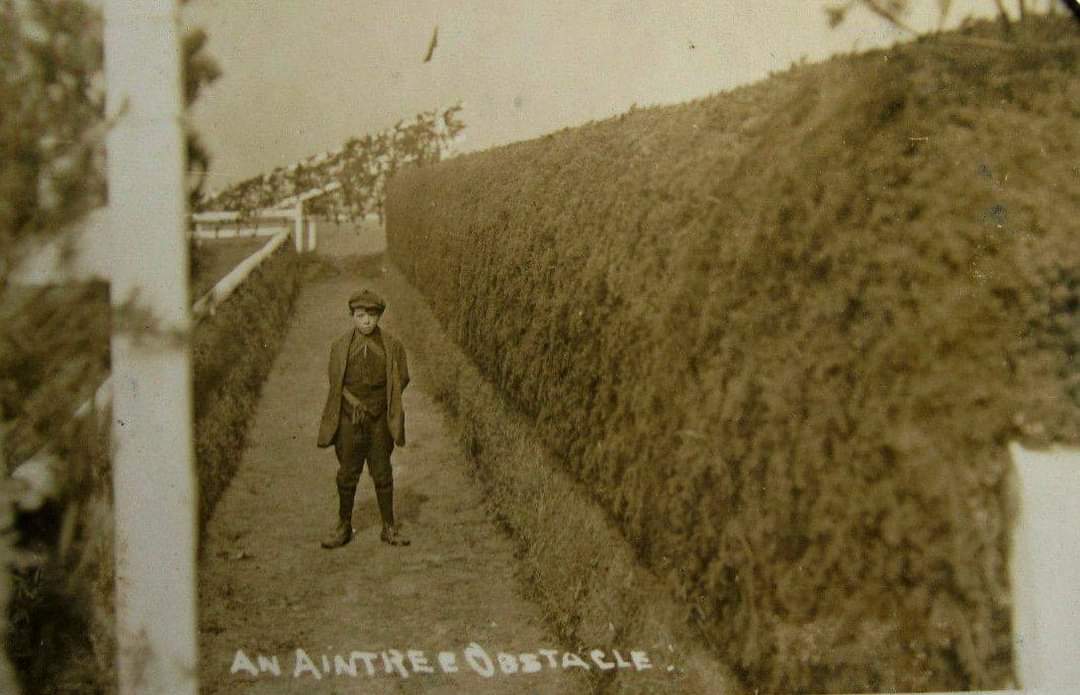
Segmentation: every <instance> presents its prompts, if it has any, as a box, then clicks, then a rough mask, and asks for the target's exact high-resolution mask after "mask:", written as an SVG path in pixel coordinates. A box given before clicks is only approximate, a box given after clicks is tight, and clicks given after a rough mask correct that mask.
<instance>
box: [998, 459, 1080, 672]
mask: <svg viewBox="0 0 1080 695" xmlns="http://www.w3.org/2000/svg"><path fill="white" fill-rule="evenodd" d="M1009 451H1010V452H1011V453H1012V460H1013V466H1014V470H1015V471H1016V484H1017V501H1018V503H1019V513H1018V515H1017V519H1016V524H1015V526H1014V528H1013V538H1012V557H1011V558H1010V562H1009V567H1010V573H1011V581H1012V595H1013V650H1014V655H1013V656H1014V659H1015V663H1016V671H1017V677H1018V678H1019V680H1020V685H1022V686H1023V688H1024V690H1031V689H1032V688H1038V689H1044V688H1049V689H1054V691H1055V692H1057V690H1056V689H1058V688H1060V689H1062V690H1060V692H1068V690H1069V689H1070V688H1073V687H1077V686H1078V685H1080V449H1076V448H1065V447H1054V448H1051V449H1047V450H1045V451H1033V450H1029V449H1025V448H1024V447H1022V446H1020V445H1019V444H1016V443H1013V444H1011V445H1010V446H1009Z"/></svg>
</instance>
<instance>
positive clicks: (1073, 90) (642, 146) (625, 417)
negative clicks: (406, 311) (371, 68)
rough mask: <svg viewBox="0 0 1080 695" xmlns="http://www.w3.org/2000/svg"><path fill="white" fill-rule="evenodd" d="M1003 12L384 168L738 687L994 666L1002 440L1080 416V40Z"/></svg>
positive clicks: (927, 681) (439, 276)
mask: <svg viewBox="0 0 1080 695" xmlns="http://www.w3.org/2000/svg"><path fill="white" fill-rule="evenodd" d="M1059 21H1060V20H1059ZM983 30H985V29H980V28H975V29H969V30H967V31H974V32H976V33H978V31H983ZM1015 34H1016V35H1015V36H1014V39H1013V40H1014V41H1016V42H1017V43H1016V44H1015V45H1013V46H1004V47H1002V46H1001V45H998V44H994V43H992V42H984V43H980V42H978V41H972V42H969V43H968V44H965V45H963V46H960V47H958V44H957V43H956V41H957V40H958V38H959V40H963V39H964V38H966V37H949V36H947V37H943V38H934V39H927V40H923V41H920V42H917V43H915V44H911V45H906V46H902V47H897V48H894V49H891V50H889V51H877V52H871V53H867V54H864V55H860V56H851V57H844V58H840V59H835V60H833V61H831V62H829V63H826V64H823V65H817V66H808V67H801V68H797V69H793V70H792V71H789V72H787V73H785V74H783V75H778V76H774V77H773V78H771V79H769V80H767V81H765V82H763V83H760V84H757V85H753V86H750V87H746V88H741V89H738V90H735V91H733V92H730V93H726V94H721V95H717V96H714V97H710V98H707V99H703V100H700V101H696V102H693V103H687V104H683V105H678V106H671V107H664V108H653V109H647V110H634V111H632V112H630V113H628V114H625V115H624V116H620V117H618V118H616V119H612V120H609V121H605V122H602V123H593V124H589V125H586V126H584V127H581V128H577V129H572V130H566V131H561V132H559V133H555V134H552V135H549V136H546V137H544V138H541V139H538V140H534V141H530V142H524V143H518V144H515V145H511V146H507V147H503V148H498V149H494V150H490V151H487V152H483V153H478V154H473V155H469V156H463V157H458V158H456V159H453V160H450V161H447V162H444V163H441V164H438V165H435V166H433V167H427V168H422V169H416V170H412V171H409V172H406V173H404V174H402V175H399V176H398V177H397V178H396V179H395V180H394V181H393V182H392V185H391V187H390V190H389V195H388V205H387V220H388V236H389V245H390V253H391V255H392V257H393V259H394V261H395V263H396V264H397V265H398V266H399V267H400V268H401V269H402V270H403V271H404V272H405V273H406V275H407V276H408V277H409V279H410V281H411V282H413V283H414V284H415V286H416V287H418V288H421V290H422V291H423V292H424V293H425V294H426V295H427V297H428V299H429V301H430V303H431V305H432V308H433V310H434V311H435V313H436V315H437V316H438V317H439V318H440V320H442V321H443V322H444V324H445V325H446V327H447V328H448V330H449V331H450V333H451V335H453V336H455V338H456V339H457V340H458V342H459V343H460V344H461V345H462V347H463V348H464V349H465V350H466V351H467V352H468V353H469V354H470V355H471V356H472V358H473V359H474V360H475V362H476V363H477V365H478V366H479V367H480V369H481V371H482V372H483V373H484V374H485V375H486V376H487V377H488V378H489V379H491V380H492V381H494V382H495V383H496V384H497V385H498V386H499V387H500V388H501V389H502V390H503V391H504V392H505V393H506V394H507V395H508V396H509V397H510V398H511V399H512V400H513V401H514V402H515V403H516V404H517V405H518V407H520V408H521V409H522V410H523V411H524V412H525V413H527V414H528V415H530V416H531V417H532V418H533V420H534V422H535V423H536V425H537V427H538V429H539V431H540V432H541V433H542V435H543V437H544V439H545V441H546V442H547V443H548V444H549V445H550V446H551V447H552V448H553V449H554V450H555V451H557V452H558V453H559V454H560V455H561V456H562V459H563V460H564V461H565V464H566V466H567V467H568V468H569V469H570V470H571V471H572V472H573V473H574V474H575V475H576V476H577V477H578V478H579V479H580V480H581V481H582V482H583V483H584V484H585V485H586V486H587V487H588V489H590V490H591V491H592V492H593V493H594V495H595V497H596V499H597V500H598V501H599V502H600V503H601V504H602V505H603V506H604V507H605V508H606V509H607V510H608V511H609V512H610V513H611V514H612V515H613V517H614V518H615V519H616V520H617V522H618V523H619V525H620V526H621V528H622V529H623V532H624V533H625V534H626V536H627V537H628V538H629V539H630V540H631V541H632V542H633V543H634V544H635V545H636V547H637V548H638V549H639V552H640V555H641V557H642V559H643V560H644V561H645V562H647V563H648V564H649V565H650V566H651V567H653V568H654V569H656V570H657V571H659V572H661V573H662V574H664V575H665V576H666V577H667V579H668V582H669V586H670V588H671V589H672V591H673V592H674V594H675V595H676V596H677V597H679V598H681V599H684V600H685V601H686V602H687V603H688V604H690V606H691V607H692V614H693V616H694V617H695V619H696V621H698V622H700V623H701V624H702V625H703V626H704V632H705V636H706V638H707V640H708V643H709V644H711V645H714V649H715V650H716V651H717V652H718V653H719V655H720V656H722V657H723V658H724V659H725V660H726V661H727V662H728V663H730V664H732V665H733V667H734V668H736V670H737V671H738V672H739V673H740V674H741V676H742V677H743V678H744V679H745V682H746V684H747V685H748V686H753V687H760V688H762V689H764V690H767V691H777V690H810V691H824V690H845V691H861V690H886V689H894V688H898V689H902V690H921V689H941V690H953V689H962V688H972V687H974V688H993V687H1000V686H1004V685H1006V684H1008V683H1009V682H1010V681H1011V679H1012V677H1013V676H1012V666H1011V646H1010V590H1009V583H1008V573H1007V540H1008V525H1009V521H1010V507H1009V505H1010V503H1011V502H1010V498H1009V494H1008V492H1009V470H1010V468H1009V459H1008V454H1007V450H1006V444H1007V442H1008V441H1010V440H1011V439H1015V438H1025V439H1028V440H1031V439H1036V440H1042V441H1046V440H1049V439H1057V440H1062V441H1073V442H1075V441H1080V432H1078V427H1080V425H1078V423H1080V407H1078V401H1080V375H1078V370H1077V369H1076V365H1075V353H1076V351H1077V345H1078V343H1080V318H1078V312H1077V306H1078V304H1080V244H1077V243H1076V239H1077V237H1078V232H1080V193H1078V191H1080V185H1078V180H1077V178H1076V170H1075V162H1076V161H1077V155H1078V154H1080V123H1078V118H1080V112H1078V111H1077V104H1080V79H1078V78H1077V77H1078V76H1077V64H1078V62H1077V60H1078V58H1080V46H1078V43H1077V41H1076V40H1075V35H1074V33H1073V28H1072V27H1071V26H1068V25H1067V24H1061V25H1060V26H1059V25H1055V24H1052V23H1050V22H1049V21H1047V22H1030V23H1028V25H1027V26H1025V27H1023V28H1019V29H1017V30H1016V31H1015ZM950 42H952V43H950Z"/></svg>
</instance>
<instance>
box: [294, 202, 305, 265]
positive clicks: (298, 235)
mask: <svg viewBox="0 0 1080 695" xmlns="http://www.w3.org/2000/svg"><path fill="white" fill-rule="evenodd" d="M294 214H295V215H296V219H295V220H294V221H293V239H294V241H295V242H296V252H297V253H302V252H303V251H304V201H302V200H297V201H296V212H295V213H294Z"/></svg>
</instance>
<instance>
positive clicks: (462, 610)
mask: <svg viewBox="0 0 1080 695" xmlns="http://www.w3.org/2000/svg"><path fill="white" fill-rule="evenodd" d="M360 284H365V285H368V286H371V287H373V288H375V289H376V290H378V291H383V292H384V293H385V288H384V287H382V285H381V283H380V282H379V281H378V280H361V279H357V278H356V277H355V275H353V276H350V275H346V274H339V275H336V276H334V277H323V278H321V279H316V280H313V281H309V282H308V283H307V284H306V285H305V287H304V290H303V292H302V294H301V296H300V298H299V300H298V306H297V308H296V313H295V317H294V319H293V323H292V326H291V329H290V331H289V335H288V336H287V338H286V341H285V344H284V347H283V348H282V352H281V354H280V355H279V357H278V359H277V362H276V364H275V365H274V368H273V371H272V372H271V375H270V377H269V379H268V381H267V383H266V384H265V386H264V390H263V395H262V400H261V402H260V405H259V408H258V412H257V414H256V416H255V419H254V422H253V423H252V427H251V430H250V433H249V445H248V448H247V451H246V452H245V455H244V458H243V460H242V462H241V465H240V469H239V471H238V473H237V475H236V477H235V478H234V480H233V482H232V484H231V486H230V488H229V490H228V491H227V492H226V493H225V495H224V497H223V498H222V500H221V502H220V503H219V505H218V507H217V510H216V512H215V514H214V517H213V519H212V520H211V522H210V525H209V529H208V533H207V538H206V546H205V549H204V558H203V561H202V564H201V568H200V597H201V616H200V641H201V645H200V649H201V682H202V687H203V692H208V693H239V692H244V693H286V692H287V693H293V692H297V693H299V692H304V693H308V692H328V693H329V692H336V693H352V692H364V693H383V692H395V693H396V692H406V693H412V692H423V693H510V692H528V693H533V692H540V693H562V692H566V693H572V692H581V691H583V690H585V689H586V687H587V686H586V684H585V683H584V681H583V680H581V676H580V675H578V674H579V673H580V670H579V669H569V670H564V669H562V668H552V667H551V666H550V665H549V662H548V661H547V659H546V657H544V656H540V657H539V658H540V661H541V663H542V665H543V668H542V669H541V670H539V671H537V672H534V673H527V674H526V673H521V672H519V673H517V674H515V675H505V674H503V673H502V672H501V671H500V669H499V666H498V661H497V656H496V655H497V653H498V652H506V653H514V654H522V653H537V652H538V651H539V650H541V649H545V648H550V649H556V648H557V644H556V643H555V642H554V640H553V639H552V638H551V636H550V634H549V633H548V632H547V631H546V630H545V629H544V627H543V625H542V623H541V619H540V615H539V611H538V609H537V608H536V607H535V606H534V605H533V604H531V603H529V602H528V601H527V600H525V599H524V598H522V597H521V596H520V595H519V594H518V587H519V583H518V581H517V580H516V579H515V576H514V558H513V547H512V545H511V542H510V541H509V540H508V539H507V538H506V537H505V536H504V535H502V534H501V533H500V532H499V531H498V529H497V528H496V527H495V526H494V524H493V523H492V522H491V521H490V520H489V519H488V518H487V517H486V515H485V512H484V510H483V506H482V503H481V494H480V491H479V490H478V488H477V484H476V483H475V482H473V481H472V480H470V478H469V476H468V474H467V464H466V463H465V461H464V460H463V457H462V455H461V454H460V451H459V448H458V446H457V443H456V441H455V440H454V439H453V438H452V436H451V434H450V433H449V432H448V430H447V426H446V423H445V422H444V418H443V415H442V413H441V411H440V410H439V409H438V407H437V406H436V404H435V403H434V402H433V401H432V398H431V396H430V394H429V392H428V390H427V385H426V384H425V383H423V381H422V380H420V379H419V378H417V379H415V380H414V382H413V384H411V385H410V387H409V388H408V389H407V390H406V392H405V409H406V413H407V421H408V433H409V444H408V446H407V447H405V448H403V449H398V450H396V451H395V453H394V459H393V460H394V467H395V485H396V493H397V500H396V502H397V510H398V516H399V518H400V519H401V520H402V522H403V526H404V528H405V530H406V531H407V532H408V534H409V536H410V537H411V538H412V541H413V544H412V546H410V547H408V548H391V547H389V546H387V545H384V544H382V543H380V541H379V537H378V536H379V521H378V513H377V511H376V507H375V499H374V493H373V490H372V487H371V478H370V477H369V476H368V474H367V473H366V472H365V474H364V477H363V478H362V480H361V484H360V490H359V494H358V496H357V505H356V512H355V513H354V517H353V525H354V527H355V528H356V530H357V536H356V538H355V539H354V540H353V542H352V543H350V544H349V545H347V546H345V547H344V548H342V549H338V550H335V551H327V550H323V549H322V548H320V547H319V540H320V538H321V537H323V536H324V535H326V533H327V532H328V531H329V530H330V529H331V528H332V526H333V522H334V520H335V515H336V492H335V488H334V473H335V471H336V466H337V463H336V460H335V459H334V455H333V452H332V450H322V449H316V447H315V443H314V442H315V433H316V424H317V419H318V416H319V413H320V412H321V408H322V404H323V400H324V399H325V397H326V388H327V386H326V359H327V351H328V347H329V344H330V342H331V340H332V339H333V338H334V337H336V336H337V335H339V334H340V333H341V332H342V331H344V330H346V329H347V328H348V327H349V324H348V317H347V314H346V309H345V305H346V298H347V297H348V295H349V294H350V293H351V292H352V291H353V290H354V289H355V288H356V287H357V286H358V285H360ZM387 300H388V304H389V307H390V310H389V311H388V313H387V315H386V317H385V325H386V327H387V329H388V330H390V331H393V328H394V321H395V320H397V319H398V318H399V317H396V316H395V315H394V313H393V306H394V298H393V297H392V296H387ZM406 348H408V346H406ZM410 359H413V356H412V355H410ZM412 371H413V372H414V373H419V371H420V370H419V369H413V370H412ZM470 643H476V644H478V645H480V646H481V647H482V648H483V650H484V653H485V654H487V655H488V656H489V657H490V658H491V659H492V660H495V675H494V676H493V677H483V676H481V675H479V674H478V673H477V670H476V669H474V668H473V667H472V666H470V664H469V662H468V661H467V660H466V654H465V652H466V648H467V647H468V646H469V645H470ZM297 649H302V650H304V651H303V654H304V655H306V656H308V657H310V659H311V665H312V666H313V668H303V667H304V666H306V665H307V664H308V662H306V661H304V659H303V658H302V657H298V653H297ZM237 650H242V651H243V655H242V657H246V658H247V659H249V660H250V661H251V662H252V664H253V665H254V666H255V667H256V668H258V666H259V664H258V657H259V655H262V656H263V657H266V659H267V660H268V661H267V662H266V663H264V666H267V667H268V664H269V660H270V659H272V658H273V657H276V658H277V665H278V666H279V668H280V671H281V675H274V674H273V671H272V670H267V671H265V672H263V673H261V674H260V675H259V676H257V677H256V676H253V675H251V674H250V673H249V669H246V668H243V667H244V666H245V663H244V660H243V658H239V659H238V654H237ZM389 650H398V651H399V652H400V653H401V654H402V655H404V656H403V658H402V659H401V662H400V663H401V665H402V666H404V673H402V671H401V670H400V669H399V668H398V666H397V665H396V664H395V663H394V660H393V657H394V656H395V654H394V652H391V651H389ZM407 650H420V651H421V652H423V654H422V658H423V659H426V662H427V664H426V665H427V666H428V667H429V668H431V670H432V671H433V673H422V672H417V671H423V670H424V666H425V664H424V662H423V661H418V660H417V661H414V662H410V660H409V657H408V654H407ZM354 652H369V653H372V654H374V655H375V656H373V657H366V656H364V655H353V653H354ZM384 652H385V656H384V654H383V653H384ZM439 652H451V653H453V655H454V665H455V666H456V667H457V668H458V669H459V670H458V672H456V673H452V672H444V669H443V668H441V667H440V665H439ZM324 655H325V656H326V657H327V662H326V663H324V661H323V657H324ZM335 655H341V656H342V657H343V660H344V661H345V662H348V660H349V659H350V655H353V656H354V658H353V663H354V664H355V665H356V667H357V675H356V676H352V675H351V674H349V673H348V672H347V671H346V672H344V673H342V674H340V675H335V661H334V659H335ZM413 656H414V657H415V656H421V655H416V654H413ZM475 656H478V655H475ZM369 658H370V659H371V664H372V667H373V670H374V672H375V674H374V675H368V673H367V670H366V667H365V661H364V660H365V659H369ZM444 658H449V657H444ZM474 661H475V663H476V665H477V666H478V667H479V668H480V670H483V669H484V667H485V666H486V664H485V662H484V660H483V658H482V657H481V658H478V659H475V660H474ZM298 664H299V665H300V666H301V669H300V673H299V675H298V676H294V674H295V672H296V669H297V665H298ZM519 664H520V662H519ZM326 666H329V673H325V672H323V671H324V669H325V667H326ZM339 666H340V665H339ZM388 666H389V670H390V671H391V673H387V667H388ZM234 667H235V669H234ZM233 670H235V671H236V672H235V673H233V672H231V671H233ZM315 670H317V671H319V672H321V673H320V675H321V678H316V676H315V675H314V671H315ZM448 670H449V669H447V671H448ZM405 674H408V675H407V677H406V675H405Z"/></svg>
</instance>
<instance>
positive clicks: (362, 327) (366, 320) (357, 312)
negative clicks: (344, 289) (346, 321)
mask: <svg viewBox="0 0 1080 695" xmlns="http://www.w3.org/2000/svg"><path fill="white" fill-rule="evenodd" d="M381 316H382V314H380V313H379V312H378V311H376V310H375V309H368V308H366V307H362V306H358V307H356V308H355V309H353V313H352V317H353V323H354V324H355V325H356V330H358V331H360V332H361V333H362V334H364V335H371V332H372V331H373V330H375V326H378V325H379V318H380V317H381Z"/></svg>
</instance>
